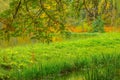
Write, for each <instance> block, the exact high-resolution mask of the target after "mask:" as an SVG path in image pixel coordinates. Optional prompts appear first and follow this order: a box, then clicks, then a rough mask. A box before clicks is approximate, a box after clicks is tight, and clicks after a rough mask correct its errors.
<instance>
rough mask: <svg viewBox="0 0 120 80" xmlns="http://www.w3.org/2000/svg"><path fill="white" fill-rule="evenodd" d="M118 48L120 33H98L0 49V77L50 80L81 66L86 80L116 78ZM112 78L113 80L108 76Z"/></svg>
mask: <svg viewBox="0 0 120 80" xmlns="http://www.w3.org/2000/svg"><path fill="white" fill-rule="evenodd" d="M80 35H81V34H80ZM85 35H86V34H85ZM88 35H89V34H88ZM90 35H91V34H90ZM119 47H120V33H101V34H99V35H97V36H94V37H91V36H90V38H86V37H85V38H82V39H81V38H77V39H69V40H64V41H63V42H55V43H51V44H49V45H48V44H42V43H36V44H28V45H25V46H16V47H9V48H6V49H2V48H1V50H0V79H2V80H7V79H8V80H40V79H43V78H45V79H46V80H48V79H49V80H50V79H51V80H53V79H54V77H55V76H57V75H59V74H66V73H69V72H72V71H76V70H78V69H81V70H85V73H86V74H85V77H84V78H85V79H86V80H117V79H116V78H117V77H118V76H120V63H119V62H120V49H119ZM103 73H104V74H103ZM111 77H112V78H113V79H109V78H111ZM103 78H104V79H103Z"/></svg>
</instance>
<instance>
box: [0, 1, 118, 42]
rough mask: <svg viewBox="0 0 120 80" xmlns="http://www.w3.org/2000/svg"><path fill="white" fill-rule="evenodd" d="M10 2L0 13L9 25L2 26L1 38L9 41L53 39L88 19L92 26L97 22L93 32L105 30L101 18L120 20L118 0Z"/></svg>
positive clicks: (87, 21)
mask: <svg viewBox="0 0 120 80" xmlns="http://www.w3.org/2000/svg"><path fill="white" fill-rule="evenodd" d="M7 2H8V3H10V4H8V5H9V8H8V9H6V10H4V11H3V12H2V13H0V22H2V23H3V24H5V25H6V27H5V28H4V29H2V32H3V33H4V34H3V36H2V39H5V40H8V41H9V38H11V37H18V36H22V37H23V36H24V37H26V36H29V37H30V38H32V39H33V38H34V39H38V40H42V42H46V41H47V42H50V40H51V39H52V37H51V34H56V33H57V34H58V33H59V34H60V33H61V32H63V31H64V30H65V31H66V27H68V26H69V25H72V26H79V25H80V24H82V23H83V25H84V22H85V21H86V22H85V24H88V25H89V26H91V25H94V26H93V27H94V28H95V29H94V30H93V31H95V32H96V31H102V29H103V22H102V21H101V22H100V23H98V21H97V20H98V17H101V20H104V23H105V24H109V25H113V24H115V23H116V22H117V23H118V22H119V18H117V16H118V15H119V12H118V11H119V5H118V0H96V1H95V0H81V1H80V0H52V1H51V0H35V1H34V0H12V1H9V0H8V1H7ZM91 23H92V24H91ZM97 26H99V28H98V27H97ZM98 29H100V30H98ZM6 31H7V32H6ZM83 31H84V30H83ZM44 39H45V40H44Z"/></svg>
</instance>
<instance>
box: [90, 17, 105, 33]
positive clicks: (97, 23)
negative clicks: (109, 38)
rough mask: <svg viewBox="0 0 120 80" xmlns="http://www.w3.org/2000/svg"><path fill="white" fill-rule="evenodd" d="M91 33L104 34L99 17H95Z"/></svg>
mask: <svg viewBox="0 0 120 80" xmlns="http://www.w3.org/2000/svg"><path fill="white" fill-rule="evenodd" d="M92 27H93V32H104V21H103V20H102V19H101V17H97V19H96V20H94V21H93V23H92Z"/></svg>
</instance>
